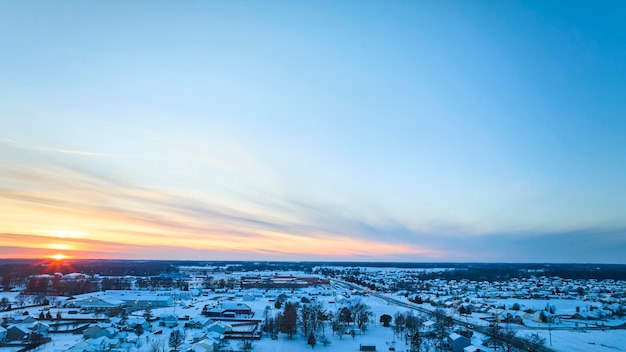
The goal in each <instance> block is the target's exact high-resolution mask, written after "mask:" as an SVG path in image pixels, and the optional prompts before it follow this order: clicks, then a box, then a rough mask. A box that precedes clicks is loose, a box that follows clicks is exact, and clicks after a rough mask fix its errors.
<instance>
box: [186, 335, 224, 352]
mask: <svg viewBox="0 0 626 352" xmlns="http://www.w3.org/2000/svg"><path fill="white" fill-rule="evenodd" d="M218 347H219V342H218V341H217V340H214V339H212V338H210V337H207V338H205V339H203V340H200V341H198V342H197V343H195V344H194V345H193V346H192V347H191V348H190V349H189V351H193V352H216V351H217V350H218Z"/></svg>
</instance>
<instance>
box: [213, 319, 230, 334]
mask: <svg viewBox="0 0 626 352" xmlns="http://www.w3.org/2000/svg"><path fill="white" fill-rule="evenodd" d="M206 331H207V332H211V331H214V332H216V333H218V334H221V335H226V333H229V332H232V331H233V327H232V326H230V325H228V324H226V323H224V322H222V321H216V322H215V323H213V324H211V325H209V326H207V328H206Z"/></svg>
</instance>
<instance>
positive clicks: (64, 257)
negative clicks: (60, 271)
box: [50, 253, 68, 260]
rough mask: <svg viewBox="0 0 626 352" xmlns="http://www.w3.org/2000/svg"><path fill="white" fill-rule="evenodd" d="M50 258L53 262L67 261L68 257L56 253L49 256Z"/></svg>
mask: <svg viewBox="0 0 626 352" xmlns="http://www.w3.org/2000/svg"><path fill="white" fill-rule="evenodd" d="M50 258H51V259H54V260H63V259H67V258H68V257H67V256H66V255H65V254H61V253H57V254H53V255H51V256H50Z"/></svg>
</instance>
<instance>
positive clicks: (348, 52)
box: [0, 1, 626, 263]
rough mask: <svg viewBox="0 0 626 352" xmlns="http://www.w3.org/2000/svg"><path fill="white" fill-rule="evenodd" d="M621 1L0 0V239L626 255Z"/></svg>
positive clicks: (185, 247) (117, 252) (151, 247)
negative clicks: (170, 0)
mask: <svg viewBox="0 0 626 352" xmlns="http://www.w3.org/2000/svg"><path fill="white" fill-rule="evenodd" d="M624 10H626V5H624V4H623V3H621V2H617V1H616V2H608V1H607V2H602V3H599V4H590V3H588V2H576V1H551V2H541V1H537V2H524V3H521V2H512V1H511V2H478V1H476V2H462V1H456V2H455V1H424V2H400V1H392V2H374V1H371V2H370V1H365V2H361V1H359V2H356V1H345V2H331V1H315V2H287V1H284V2H283V1H278V2H237V1H229V2H212V1H185V2H165V1H164V2H142V1H136V2H132V3H127V2H122V1H112V2H106V3H96V2H73V1H58V2H44V1H41V2H37V1H35V2H19V1H13V2H3V3H2V4H0V45H1V47H2V48H3V49H2V50H1V51H0V78H1V79H0V157H1V160H2V161H3V162H2V163H1V164H2V165H0V206H1V207H2V208H3V209H5V211H3V212H2V213H3V214H0V237H3V241H2V242H3V243H4V245H0V255H4V256H45V255H50V254H55V253H57V252H58V251H62V252H63V253H65V254H67V255H69V256H74V257H107V258H109V257H110V258H118V257H119V258H161V257H164V256H165V257H171V258H180V259H186V258H190V259H205V258H206V259H254V260H257V259H268V260H269V259H271V260H273V259H278V260H311V259H313V260H326V259H328V260H380V261H384V260H399V261H484V260H487V261H539V262H550V261H559V262H563V261H564V262H616V263H623V262H624V259H623V254H622V253H624V251H625V250H626V217H625V216H624V214H626V182H625V181H624V180H626V119H625V116H626V114H625V113H626V65H624V64H623V63H624V62H626V24H624V21H623V14H624V13H625V12H624Z"/></svg>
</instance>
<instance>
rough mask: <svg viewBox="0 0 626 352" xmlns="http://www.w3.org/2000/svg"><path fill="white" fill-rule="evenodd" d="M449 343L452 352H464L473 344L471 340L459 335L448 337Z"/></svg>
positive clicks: (454, 334) (453, 334)
mask: <svg viewBox="0 0 626 352" xmlns="http://www.w3.org/2000/svg"><path fill="white" fill-rule="evenodd" d="M447 342H448V345H449V346H450V349H451V350H452V352H464V351H463V349H464V348H465V347H467V346H469V345H471V344H472V343H471V341H470V339H468V338H467V337H465V336H463V335H459V334H457V333H452V334H450V335H448V341H447Z"/></svg>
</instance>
